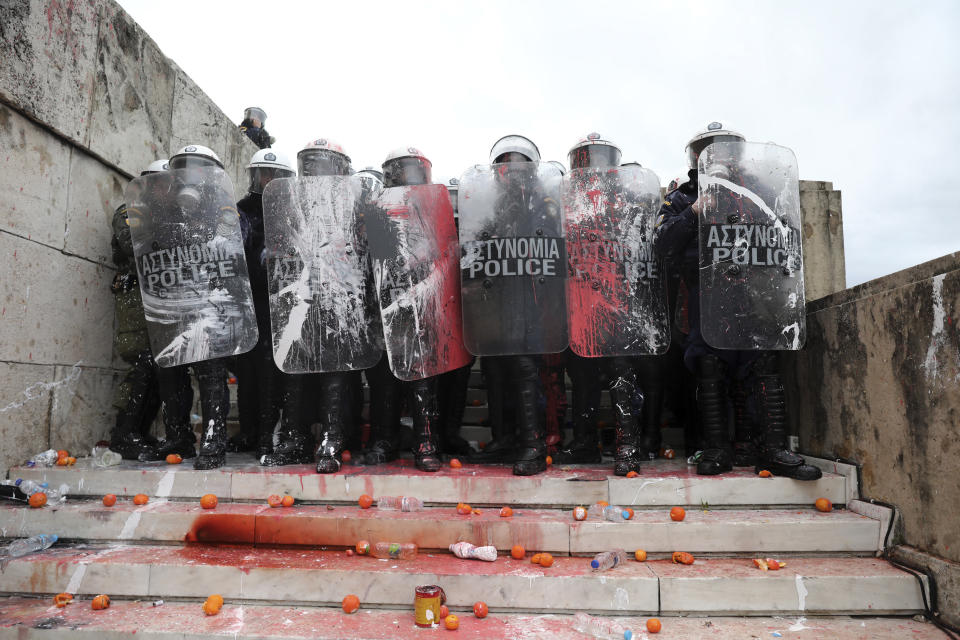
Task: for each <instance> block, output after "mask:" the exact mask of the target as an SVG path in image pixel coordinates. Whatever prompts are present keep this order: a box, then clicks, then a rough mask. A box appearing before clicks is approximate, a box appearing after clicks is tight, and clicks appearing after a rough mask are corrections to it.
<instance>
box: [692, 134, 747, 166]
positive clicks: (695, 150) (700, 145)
mask: <svg viewBox="0 0 960 640" xmlns="http://www.w3.org/2000/svg"><path fill="white" fill-rule="evenodd" d="M714 142H743V138H741V137H739V136H728V135H720V136H708V137H706V138H700V139H699V140H695V141H693V142H691V143H690V144H689V145H687V165H688V166H689V167H690V168H691V169H696V168H697V158H699V157H700V154H701V153H702V152H703V150H704V149H706V148H707V147H709V146H710V145H712V144H713V143H714Z"/></svg>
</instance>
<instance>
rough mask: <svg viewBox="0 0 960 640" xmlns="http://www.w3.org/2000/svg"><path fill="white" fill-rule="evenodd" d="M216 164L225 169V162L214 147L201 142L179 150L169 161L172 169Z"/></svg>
mask: <svg viewBox="0 0 960 640" xmlns="http://www.w3.org/2000/svg"><path fill="white" fill-rule="evenodd" d="M214 164H215V165H216V166H218V167H220V168H221V169H223V162H221V161H220V157H219V156H218V155H217V154H215V153H214V152H213V150H212V149H209V148H207V147H204V146H201V145H199V144H188V145H187V146H185V147H184V148H182V149H180V151H177V152H176V153H175V154H174V155H173V157H172V158H170V162H169V165H170V168H171V169H186V168H188V167H209V166H213V165H214Z"/></svg>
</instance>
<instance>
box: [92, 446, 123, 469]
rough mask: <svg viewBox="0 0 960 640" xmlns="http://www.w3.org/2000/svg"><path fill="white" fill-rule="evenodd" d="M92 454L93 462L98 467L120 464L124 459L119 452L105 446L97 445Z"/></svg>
mask: <svg viewBox="0 0 960 640" xmlns="http://www.w3.org/2000/svg"><path fill="white" fill-rule="evenodd" d="M90 456H91V457H92V458H93V464H94V466H96V467H112V466H115V465H118V464H120V462H121V461H122V460H123V458H122V457H121V456H120V454H119V453H117V452H116V451H111V450H110V447H104V446H95V447H94V448H93V450H92V451H91V452H90Z"/></svg>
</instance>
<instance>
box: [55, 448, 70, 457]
mask: <svg viewBox="0 0 960 640" xmlns="http://www.w3.org/2000/svg"><path fill="white" fill-rule="evenodd" d="M57 457H58V458H68V457H70V452H69V451H67V450H66V449H60V450H59V451H57Z"/></svg>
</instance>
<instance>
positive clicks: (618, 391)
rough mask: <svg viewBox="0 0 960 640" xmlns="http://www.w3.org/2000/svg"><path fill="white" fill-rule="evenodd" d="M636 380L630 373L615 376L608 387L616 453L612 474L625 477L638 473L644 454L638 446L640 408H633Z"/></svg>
mask: <svg viewBox="0 0 960 640" xmlns="http://www.w3.org/2000/svg"><path fill="white" fill-rule="evenodd" d="M636 386H637V385H636V379H635V377H634V375H633V372H632V371H629V372H624V373H623V375H620V376H617V378H616V379H615V380H614V383H613V385H612V386H611V387H610V404H612V405H613V412H614V415H615V417H616V425H617V426H616V429H617V452H616V455H615V456H614V460H613V473H614V475H618V476H625V475H627V474H628V473H630V472H631V471H636V472H638V473H639V472H640V462H641V461H642V460H644V459H645V458H646V452H645V451H643V450H641V448H640V447H639V446H637V445H638V440H639V435H640V433H639V432H640V419H639V413H640V408H637V407H634V405H633V400H634V394H635V393H636Z"/></svg>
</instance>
